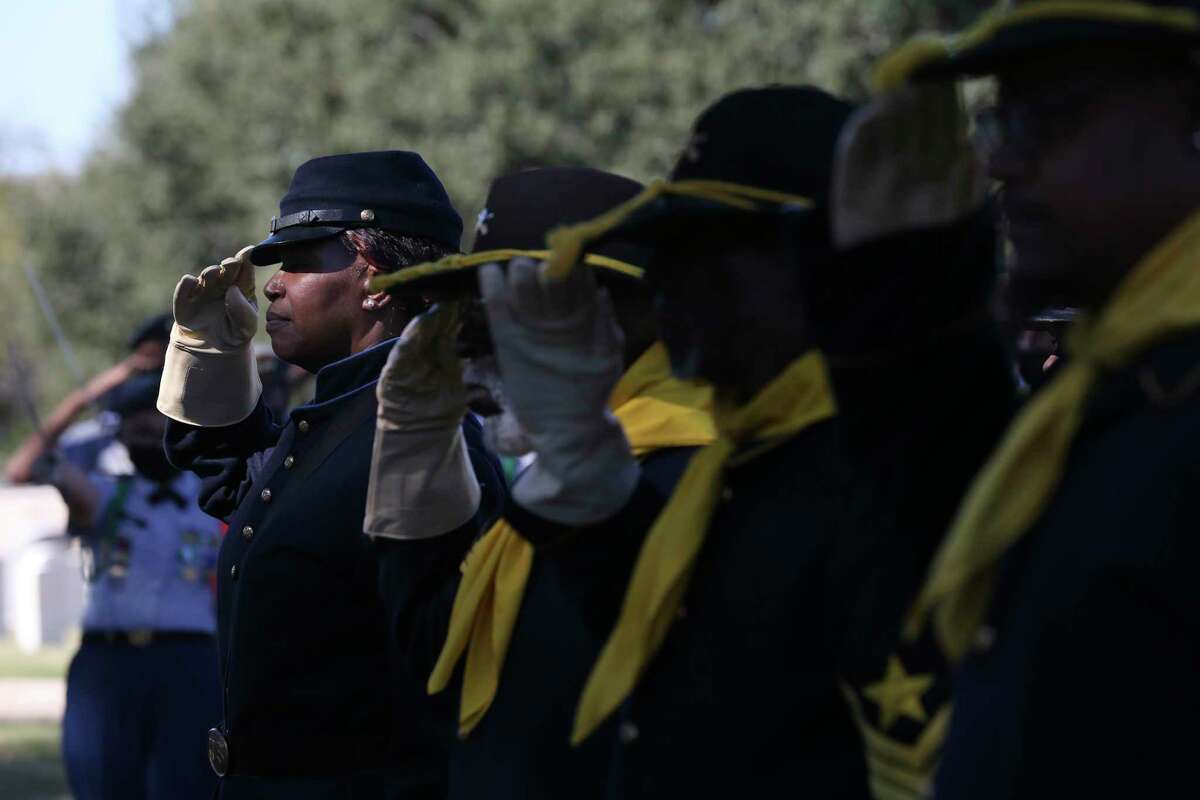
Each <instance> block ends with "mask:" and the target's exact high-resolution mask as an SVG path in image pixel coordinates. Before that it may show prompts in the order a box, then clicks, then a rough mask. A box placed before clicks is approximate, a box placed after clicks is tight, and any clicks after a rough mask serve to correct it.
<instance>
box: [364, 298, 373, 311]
mask: <svg viewBox="0 0 1200 800" xmlns="http://www.w3.org/2000/svg"><path fill="white" fill-rule="evenodd" d="M363 308H365V309H366V310H367V311H374V310H375V301H374V300H373V299H372V298H370V297H368V298H367V299H366V300H363Z"/></svg>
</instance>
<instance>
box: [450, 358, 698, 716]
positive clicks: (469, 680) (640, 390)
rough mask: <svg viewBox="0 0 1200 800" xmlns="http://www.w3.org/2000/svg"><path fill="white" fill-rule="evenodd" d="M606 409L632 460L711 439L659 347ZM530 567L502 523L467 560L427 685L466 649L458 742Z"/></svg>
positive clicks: (509, 627) (500, 659) (492, 689)
mask: <svg viewBox="0 0 1200 800" xmlns="http://www.w3.org/2000/svg"><path fill="white" fill-rule="evenodd" d="M609 408H610V409H612V412H613V414H614V415H615V416H616V417H617V419H618V420H620V422H621V427H622V428H623V429H624V431H625V436H626V438H628V439H629V443H630V446H631V447H632V448H633V452H634V454H636V455H639V456H640V455H644V454H646V453H649V452H652V451H654V450H658V449H661V448H666V447H699V446H702V445H706V444H708V443H709V442H712V441H713V440H714V439H716V436H717V432H716V426H715V424H714V422H713V418H712V413H711V409H712V389H711V388H709V387H707V386H701V385H698V384H694V383H685V382H683V381H680V380H678V379H676V378H674V377H672V375H671V367H670V363H669V361H668V358H667V350H666V347H664V346H663V345H662V344H661V343H656V344H654V345H653V346H652V347H651V348H650V349H649V350H647V351H646V352H645V353H644V354H642V356H641V358H639V359H638V360H637V361H636V362H635V363H634V365H633V366H632V367H630V368H629V370H628V371H627V372H626V373H625V374H624V375H623V376H622V377H621V380H620V381H619V382H618V383H617V386H616V388H615V389H614V390H613V393H612V397H611V398H610V399H609ZM532 567H533V546H532V545H531V544H529V542H527V541H526V540H525V539H524V538H522V537H521V535H520V534H519V533H518V532H517V530H516V529H515V528H513V526H512V525H510V524H509V523H508V522H507V521H505V520H503V519H501V520H499V521H498V522H497V523H496V524H495V525H493V526H492V529H491V530H489V531H488V532H487V534H486V535H485V536H484V537H483V538H482V539H480V540H479V542H477V543H476V545H475V546H474V547H473V548H472V549H471V552H470V553H468V554H467V558H466V561H465V562H464V564H463V577H462V583H460V584H459V589H458V593H457V594H456V595H455V596H454V609H453V611H452V612H451V615H450V630H449V633H448V634H447V636H446V643H445V645H444V646H443V647H442V652H441V655H440V656H439V657H438V661H437V664H436V665H435V666H434V668H433V673H432V674H431V675H430V676H429V683H428V686H427V689H428V691H429V693H430V694H436V693H437V692H440V691H442V690H443V689H445V688H446V686H447V685H448V684H449V683H450V679H451V677H452V676H453V674H454V668H455V666H456V665H457V664H458V662H459V659H461V658H462V655H463V651H464V650H465V651H466V654H467V659H466V666H465V668H464V671H463V690H462V699H461V701H460V705H459V712H458V721H459V724H458V733H459V736H466V735H467V734H468V733H470V732H471V730H472V729H473V728H474V727H475V726H476V725H477V724H479V720H481V719H483V715H484V714H486V713H487V710H488V708H490V707H491V704H492V700H493V699H494V698H495V696H496V689H497V688H498V686H499V683H500V670H501V668H502V667H503V665H504V657H505V654H506V653H507V652H508V645H509V642H510V641H511V640H512V634H513V629H514V628H515V626H516V622H517V613H518V612H519V611H520V609H521V602H522V599H523V597H524V595H525V584H526V583H527V582H528V580H529V573H530V570H531V569H532Z"/></svg>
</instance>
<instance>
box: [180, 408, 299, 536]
mask: <svg viewBox="0 0 1200 800" xmlns="http://www.w3.org/2000/svg"><path fill="white" fill-rule="evenodd" d="M281 430H282V429H281V427H280V426H278V425H276V424H275V421H274V419H272V417H271V412H270V411H269V410H268V409H267V407H266V405H265V404H264V403H263V401H262V398H261V397H260V398H259V400H258V405H256V406H255V407H254V411H253V412H251V414H250V416H249V417H247V418H246V419H244V420H242V421H241V422H239V423H237V424H236V425H226V426H222V427H213V428H200V427H196V426H194V425H188V424H186V423H183V422H177V421H176V420H170V419H169V420H167V432H166V436H165V438H164V446H165V448H166V453H167V459H168V460H169V461H170V462H171V464H173V465H174V466H175V467H176V468H177V469H181V470H185V471H189V472H194V473H195V474H196V475H197V476H199V477H200V479H201V486H200V501H199V502H200V508H202V509H204V511H205V512H206V513H208V514H209V515H211V516H213V517H216V518H217V519H219V520H222V521H224V522H228V520H229V517H230V516H232V514H233V512H234V511H235V510H236V509H237V507H238V505H239V504H240V503H241V501H242V498H243V496H244V495H245V494H246V492H247V491H249V489H250V486H251V485H252V484H253V483H254V479H255V477H256V475H257V471H258V470H259V469H261V468H262V466H263V465H264V464H265V463H266V461H267V459H268V458H269V457H270V454H271V449H272V448H273V447H274V446H275V444H276V443H277V442H278V441H279V434H280V432H281Z"/></svg>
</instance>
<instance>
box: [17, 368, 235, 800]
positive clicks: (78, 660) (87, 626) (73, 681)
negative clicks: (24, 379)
mask: <svg viewBox="0 0 1200 800" xmlns="http://www.w3.org/2000/svg"><path fill="white" fill-rule="evenodd" d="M161 364H162V351H161V345H160V348H159V349H158V350H157V351H155V350H154V349H153V348H150V347H140V346H139V347H135V352H134V353H133V354H132V355H131V356H129V357H128V358H126V359H125V360H124V361H122V362H121V363H120V364H118V365H117V366H115V367H113V368H111V369H109V370H107V371H105V372H104V373H101V375H99V376H97V378H95V379H93V380H92V381H91V382H90V383H89V384H88V385H87V387H86V388H85V389H83V390H81V391H80V392H77V393H75V394H73V395H72V396H71V397H70V398H69V399H68V400H67V401H65V402H64V404H63V405H62V406H60V407H59V409H57V410H56V411H55V412H54V413H53V414H52V415H51V418H50V423H49V426H48V428H47V429H46V430H45V431H43V432H41V433H36V434H34V435H33V437H31V439H30V440H29V441H27V442H26V443H25V444H24V445H23V446H22V448H21V449H20V451H19V452H18V454H17V456H14V458H13V460H12V461H10V462H9V465H8V477H9V479H10V480H12V481H13V482H14V483H25V482H30V481H35V480H37V481H44V482H48V483H50V484H52V485H53V486H55V488H57V489H58V490H59V492H60V493H61V494H62V497H63V500H64V501H65V502H66V504H67V508H68V512H69V522H68V525H69V529H68V533H70V534H71V535H73V536H78V537H79V538H80V540H81V543H82V545H83V548H84V553H85V556H86V559H85V562H86V563H87V564H88V568H87V571H86V577H87V605H86V609H85V612H84V618H83V643H82V645H81V646H80V649H79V652H78V653H77V654H76V655H75V658H74V659H73V660H72V662H71V667H70V671H69V673H68V676H67V707H66V715H65V717H64V720H63V760H64V762H65V764H66V771H67V778H68V781H69V782H70V785H71V790H72V793H73V794H74V796H75V797H76V798H79V800H125V798H135V799H136V798H146V800H173V799H175V798H183V799H185V800H186V798H195V799H196V800H201V799H202V798H208V797H210V796H211V794H212V790H213V786H214V781H213V778H212V775H211V771H210V770H208V768H207V765H206V764H205V761H204V752H203V751H204V742H205V731H206V730H207V729H208V728H209V727H211V726H212V725H213V723H214V721H215V720H218V719H219V718H220V713H221V712H220V683H219V678H218V673H217V652H216V643H215V639H214V637H213V633H214V630H215V628H216V618H215V612H214V598H213V594H212V591H211V589H210V588H209V586H210V579H211V577H212V574H213V570H214V568H215V565H216V554H217V548H218V546H219V542H220V535H219V530H218V526H217V523H216V522H215V521H214V520H213V519H212V518H211V517H209V516H208V515H206V514H205V513H204V512H203V511H201V510H200V509H199V507H198V506H197V498H198V496H199V494H200V481H199V479H198V478H196V477H195V476H194V475H189V474H182V473H180V472H178V471H177V470H175V469H174V468H172V467H171V465H170V464H168V463H167V460H166V456H165V454H164V453H163V449H162V437H163V432H164V430H165V427H166V418H165V417H164V416H163V415H162V414H160V413H158V411H157V410H156V409H155V407H154V405H155V400H156V398H157V396H158V384H159V378H160V373H159V372H157V371H153V372H146V371H143V369H142V368H143V367H154V368H157V367H159V366H161ZM101 398H102V399H103V403H104V405H105V407H106V409H107V410H108V411H110V412H112V413H114V414H116V415H117V417H118V418H119V420H120V424H119V427H118V431H117V440H118V441H119V442H120V443H121V444H123V445H124V446H125V448H126V449H127V450H128V451H129V456H130V459H131V461H132V462H133V466H134V472H133V473H132V474H130V475H122V476H110V475H103V474H100V473H97V472H91V473H88V472H84V471H83V470H82V469H80V468H79V467H77V466H76V465H74V464H72V463H70V462H69V461H67V460H65V459H62V458H53V457H51V455H50V448H52V447H53V445H54V443H55V440H56V439H57V437H58V435H59V434H60V433H61V431H62V430H63V428H65V427H66V424H67V423H68V422H69V421H70V419H71V418H72V417H73V416H74V415H75V414H77V413H78V412H79V410H81V409H83V408H86V407H87V406H88V405H90V404H91V403H93V402H95V401H96V400H98V399H101Z"/></svg>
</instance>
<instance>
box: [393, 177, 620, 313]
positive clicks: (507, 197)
mask: <svg viewBox="0 0 1200 800" xmlns="http://www.w3.org/2000/svg"><path fill="white" fill-rule="evenodd" d="M641 190H642V185H641V184H640V183H638V182H637V181H633V180H630V179H629V178H624V177H621V176H620V175H614V174H612V173H610V172H602V171H601V170H596V169H589V168H587V167H545V168H541V169H531V170H524V171H522V172H514V173H512V174H509V175H505V176H503V177H500V178H497V179H496V180H495V181H493V182H492V185H491V188H490V189H489V191H488V198H487V203H486V204H485V206H484V208H483V210H482V211H480V212H479V216H478V218H477V219H476V221H475V244H474V247H473V248H472V252H471V253H469V254H466V255H453V256H449V257H447V258H443V259H442V260H440V261H436V262H432V263H428V264H417V265H414V266H411V267H405V268H404V269H401V270H399V271H397V272H395V273H392V274H389V275H383V276H380V277H379V278H376V280H375V282H374V283H373V284H372V288H373V289H375V290H376V291H379V290H381V289H391V290H412V289H429V288H434V287H436V288H437V289H438V290H440V291H445V292H449V293H451V294H474V293H476V292H477V291H478V287H477V285H476V278H475V271H476V268H478V267H479V266H480V265H482V264H488V263H492V262H495V263H501V264H503V263H505V262H507V261H508V260H509V259H512V258H516V257H518V256H525V257H528V258H534V259H538V260H541V259H545V258H547V257H549V255H550V253H549V251H548V250H547V249H546V248H545V239H546V232H547V231H549V230H552V229H553V228H555V227H557V226H560V225H569V224H571V223H575V222H578V221H580V220H585V219H590V218H592V217H594V216H595V215H597V214H599V213H601V212H603V211H606V210H608V209H610V208H612V207H613V206H614V205H618V204H621V203H624V202H627V201H628V200H629V199H630V198H632V197H635V196H637V195H638V193H639V192H640V191H641ZM585 260H586V261H587V263H589V264H591V265H592V266H594V267H597V268H599V269H598V272H597V274H598V275H599V276H600V277H601V279H602V280H603V279H606V278H607V279H615V280H628V279H633V280H637V279H640V278H641V277H642V267H641V266H640V264H641V261H642V258H641V255H640V251H639V250H638V249H637V248H635V247H633V246H631V245H629V244H626V243H620V242H613V243H608V244H603V245H599V246H596V247H592V248H589V250H588V252H587V254H586V256H585Z"/></svg>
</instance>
